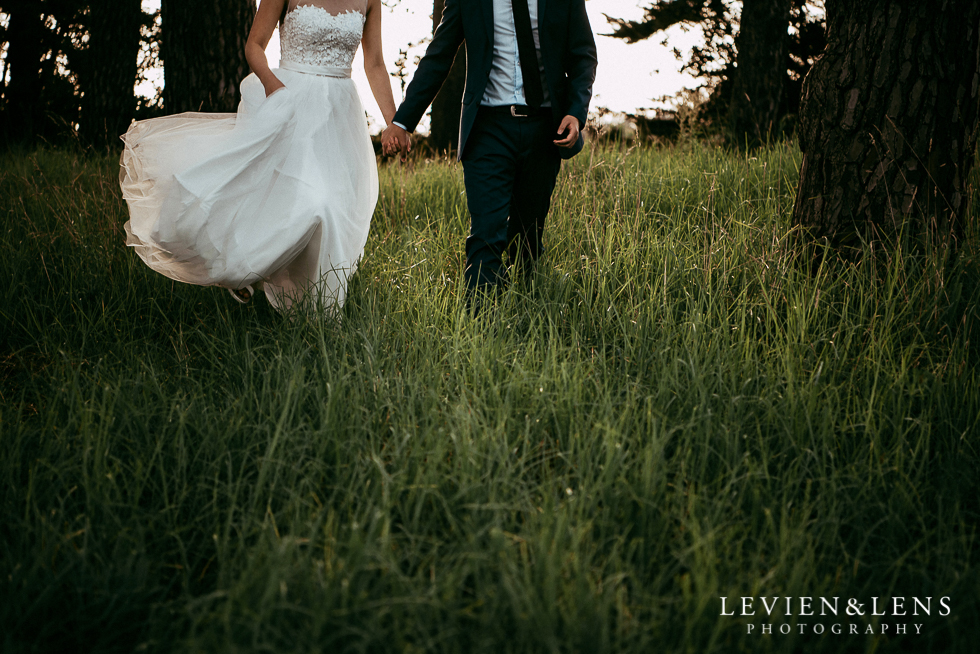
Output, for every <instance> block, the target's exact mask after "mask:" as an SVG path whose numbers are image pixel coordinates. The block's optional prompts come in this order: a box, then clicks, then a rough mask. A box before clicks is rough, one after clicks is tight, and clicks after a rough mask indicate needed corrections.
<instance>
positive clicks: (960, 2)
mask: <svg viewBox="0 0 980 654" xmlns="http://www.w3.org/2000/svg"><path fill="white" fill-rule="evenodd" d="M827 19H828V44H827V49H826V51H825V52H824V55H823V56H822V57H821V58H820V59H819V60H818V61H817V62H816V64H814V66H813V69H812V70H811V71H810V74H809V75H808V76H807V78H806V81H805V83H804V88H803V102H802V111H801V125H800V147H801V148H802V149H803V152H804V157H803V167H802V170H801V173H800V184H799V189H798V191H797V198H796V207H795V208H794V210H793V222H794V224H795V225H799V226H801V227H804V228H805V229H806V230H808V232H809V234H810V235H811V236H812V237H815V238H822V237H826V238H828V239H829V240H830V242H831V243H832V244H834V245H836V246H838V247H842V248H857V247H859V246H860V242H861V240H862V239H869V238H870V239H876V240H877V239H878V238H881V237H883V236H894V235H895V234H897V233H898V231H899V229H900V228H901V227H903V226H905V227H907V228H909V229H910V233H913V234H921V233H922V232H923V231H924V230H935V229H937V228H938V229H940V230H942V233H944V234H949V233H952V236H954V237H958V236H961V235H962V230H963V224H962V221H963V219H964V216H965V215H966V210H967V203H968V200H969V193H968V191H967V186H966V185H967V178H968V176H969V173H970V170H971V168H972V167H973V163H974V161H975V156H976V146H977V127H978V123H980V3H978V2H976V0H933V1H932V2H913V1H902V0H827Z"/></svg>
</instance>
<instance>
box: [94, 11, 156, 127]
mask: <svg viewBox="0 0 980 654" xmlns="http://www.w3.org/2000/svg"><path fill="white" fill-rule="evenodd" d="M143 19H144V14H143V10H142V8H141V2H140V0H101V1H100V2H93V3H92V5H91V8H90V9H89V18H88V33H89V41H88V49H87V50H86V52H85V66H84V74H83V75H80V76H79V77H80V80H79V82H80V84H81V87H82V93H83V95H82V116H81V121H80V122H81V124H80V131H81V136H82V139H83V140H84V141H86V142H88V143H92V144H95V145H104V144H106V143H115V142H116V141H117V140H118V137H119V135H120V134H122V133H123V132H125V131H126V128H127V127H128V126H129V123H130V121H131V120H132V119H133V114H134V112H135V111H136V94H135V91H134V87H135V85H136V76H137V64H138V59H139V50H140V27H141V26H142V24H143Z"/></svg>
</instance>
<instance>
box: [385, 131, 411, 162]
mask: <svg viewBox="0 0 980 654" xmlns="http://www.w3.org/2000/svg"><path fill="white" fill-rule="evenodd" d="M411 151H412V137H411V135H410V134H409V133H408V132H406V131H405V130H403V129H402V128H401V127H399V126H398V125H388V127H386V128H385V131H383V132H381V153H382V154H384V155H385V156H389V155H393V154H395V153H396V152H401V160H402V161H405V159H406V157H407V155H408V153H409V152H411Z"/></svg>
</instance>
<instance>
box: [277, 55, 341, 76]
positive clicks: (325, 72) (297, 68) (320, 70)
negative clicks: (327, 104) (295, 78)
mask: <svg viewBox="0 0 980 654" xmlns="http://www.w3.org/2000/svg"><path fill="white" fill-rule="evenodd" d="M279 67H280V68H282V69H283V70H291V71H294V72H297V73H306V74H308V75H319V76H320V77H350V68H341V67H340V66H312V65H310V64H301V63H299V62H298V61H289V60H287V59H281V60H279Z"/></svg>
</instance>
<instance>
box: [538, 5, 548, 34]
mask: <svg viewBox="0 0 980 654" xmlns="http://www.w3.org/2000/svg"><path fill="white" fill-rule="evenodd" d="M546 4H548V0H538V32H539V33H540V32H541V31H542V30H541V26H542V25H543V24H544V12H545V8H544V6H545V5H546Z"/></svg>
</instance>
